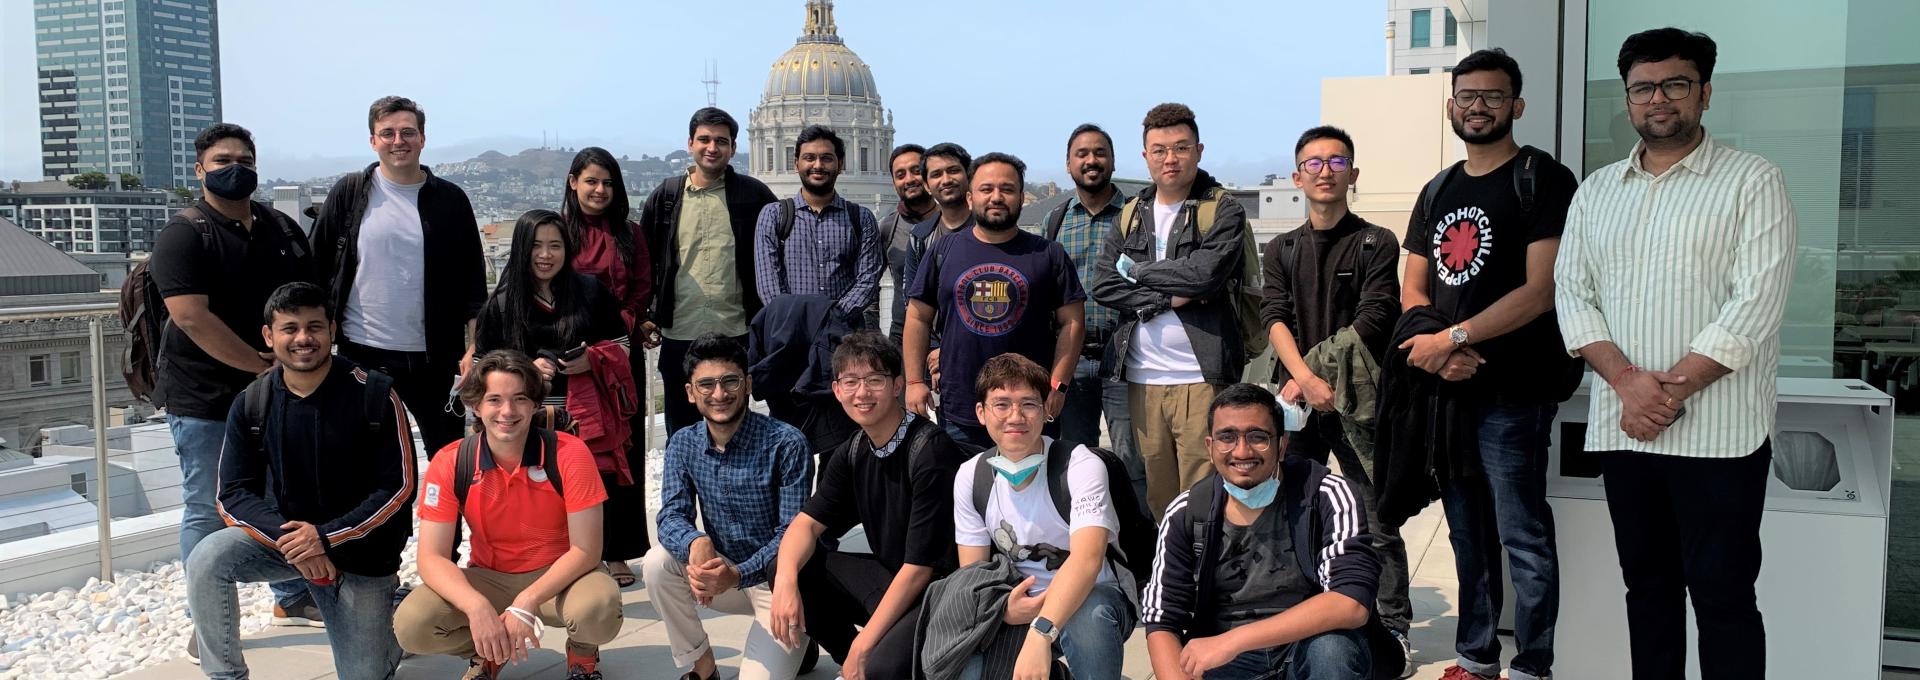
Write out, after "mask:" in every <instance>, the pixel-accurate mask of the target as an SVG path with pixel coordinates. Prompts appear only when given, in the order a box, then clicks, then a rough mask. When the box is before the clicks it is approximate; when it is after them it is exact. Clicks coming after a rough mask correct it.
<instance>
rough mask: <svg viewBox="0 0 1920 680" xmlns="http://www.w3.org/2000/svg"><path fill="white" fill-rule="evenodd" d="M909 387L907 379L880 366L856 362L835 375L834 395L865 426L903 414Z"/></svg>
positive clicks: (848, 415) (853, 417)
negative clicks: (891, 373)
mask: <svg viewBox="0 0 1920 680" xmlns="http://www.w3.org/2000/svg"><path fill="white" fill-rule="evenodd" d="M906 391H907V383H906V379H905V378H903V377H901V376H897V375H887V373H886V371H885V370H883V369H881V368H880V367H878V366H874V365H871V364H867V363H856V364H854V365H851V366H848V367H847V368H846V370H843V371H840V373H839V375H836V376H834V382H833V396H834V398H835V399H838V400H840V408H842V409H844V410H846V412H847V417H848V418H851V419H853V422H854V424H856V425H859V426H860V427H862V428H866V427H875V426H879V425H884V424H887V423H891V422H893V421H894V419H896V418H899V417H900V412H901V411H902V410H903V409H904V408H905V407H904V406H903V405H902V404H903V403H904V402H903V401H902V399H903V397H904V395H905V394H906Z"/></svg>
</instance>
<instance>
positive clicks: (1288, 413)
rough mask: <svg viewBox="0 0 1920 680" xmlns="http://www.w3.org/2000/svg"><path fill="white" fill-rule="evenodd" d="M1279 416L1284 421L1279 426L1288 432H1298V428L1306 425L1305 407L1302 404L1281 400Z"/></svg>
mask: <svg viewBox="0 0 1920 680" xmlns="http://www.w3.org/2000/svg"><path fill="white" fill-rule="evenodd" d="M1280 416H1281V419H1282V420H1284V421H1286V422H1283V423H1281V424H1280V426H1281V427H1282V428H1284V429H1286V431H1288V432H1299V431H1300V428H1303V427H1306V426H1307V407H1306V406H1304V405H1301V404H1296V403H1293V402H1291V401H1286V400H1281V402H1280Z"/></svg>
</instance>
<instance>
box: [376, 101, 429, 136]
mask: <svg viewBox="0 0 1920 680" xmlns="http://www.w3.org/2000/svg"><path fill="white" fill-rule="evenodd" d="M402 111H405V112H408V113H411V114H413V120H414V122H415V123H417V124H419V125H420V131H421V132H426V131H427V112H426V111H424V110H421V108H420V105H419V104H415V103H413V100H411V99H408V98H406V97H396V96H393V95H388V96H385V97H381V98H379V99H375V100H373V105H372V106H369V107H367V134H373V133H375V132H378V131H377V130H374V129H373V126H374V125H377V124H379V123H380V119H381V118H385V117H387V116H391V115H393V114H396V113H400V112H402Z"/></svg>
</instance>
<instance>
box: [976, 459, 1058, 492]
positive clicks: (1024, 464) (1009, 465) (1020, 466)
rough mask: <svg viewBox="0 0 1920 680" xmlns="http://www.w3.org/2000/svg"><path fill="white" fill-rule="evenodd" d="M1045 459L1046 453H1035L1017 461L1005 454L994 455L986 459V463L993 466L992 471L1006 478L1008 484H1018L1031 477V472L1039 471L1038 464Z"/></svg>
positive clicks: (1025, 481)
mask: <svg viewBox="0 0 1920 680" xmlns="http://www.w3.org/2000/svg"><path fill="white" fill-rule="evenodd" d="M1046 460H1047V454H1044V453H1036V454H1033V455H1031V456H1027V457H1025V458H1022V459H1020V460H1019V461H1017V462H1016V461H1014V460H1011V459H1009V458H1007V457H1006V456H994V457H992V458H988V459H987V464H988V465H991V466H993V471H994V472H998V473H1000V477H1001V478H1002V479H1005V480H1007V483H1008V484H1011V485H1013V486H1020V485H1021V484H1025V483H1027V480H1029V479H1033V473H1034V472H1037V471H1039V469H1040V464H1041V463H1044V462H1046Z"/></svg>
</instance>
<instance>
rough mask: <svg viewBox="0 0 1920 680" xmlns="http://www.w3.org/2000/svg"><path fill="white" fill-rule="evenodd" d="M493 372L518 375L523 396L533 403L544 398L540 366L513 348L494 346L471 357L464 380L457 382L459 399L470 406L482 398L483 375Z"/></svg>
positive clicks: (485, 382)
mask: <svg viewBox="0 0 1920 680" xmlns="http://www.w3.org/2000/svg"><path fill="white" fill-rule="evenodd" d="M495 371H502V372H506V373H512V374H514V375H517V376H520V383H521V384H522V385H525V386H526V387H525V389H526V395H527V398H528V399H532V400H533V402H534V403H536V404H537V403H540V402H541V401H543V400H545V399H546V398H547V380H546V378H542V377H540V369H539V368H537V367H535V366H534V365H533V360H532V359H529V358H527V355H526V354H524V353H522V352H521V351H520V350H517V349H496V350H494V351H491V352H488V353H486V354H485V355H483V356H481V357H480V358H479V359H476V360H474V362H473V368H472V369H471V370H468V371H467V377H466V379H465V380H462V381H460V402H461V403H464V404H466V405H468V406H469V407H471V406H474V405H476V404H479V403H480V400H482V399H485V398H486V397H487V374H488V373H493V372H495Z"/></svg>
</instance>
